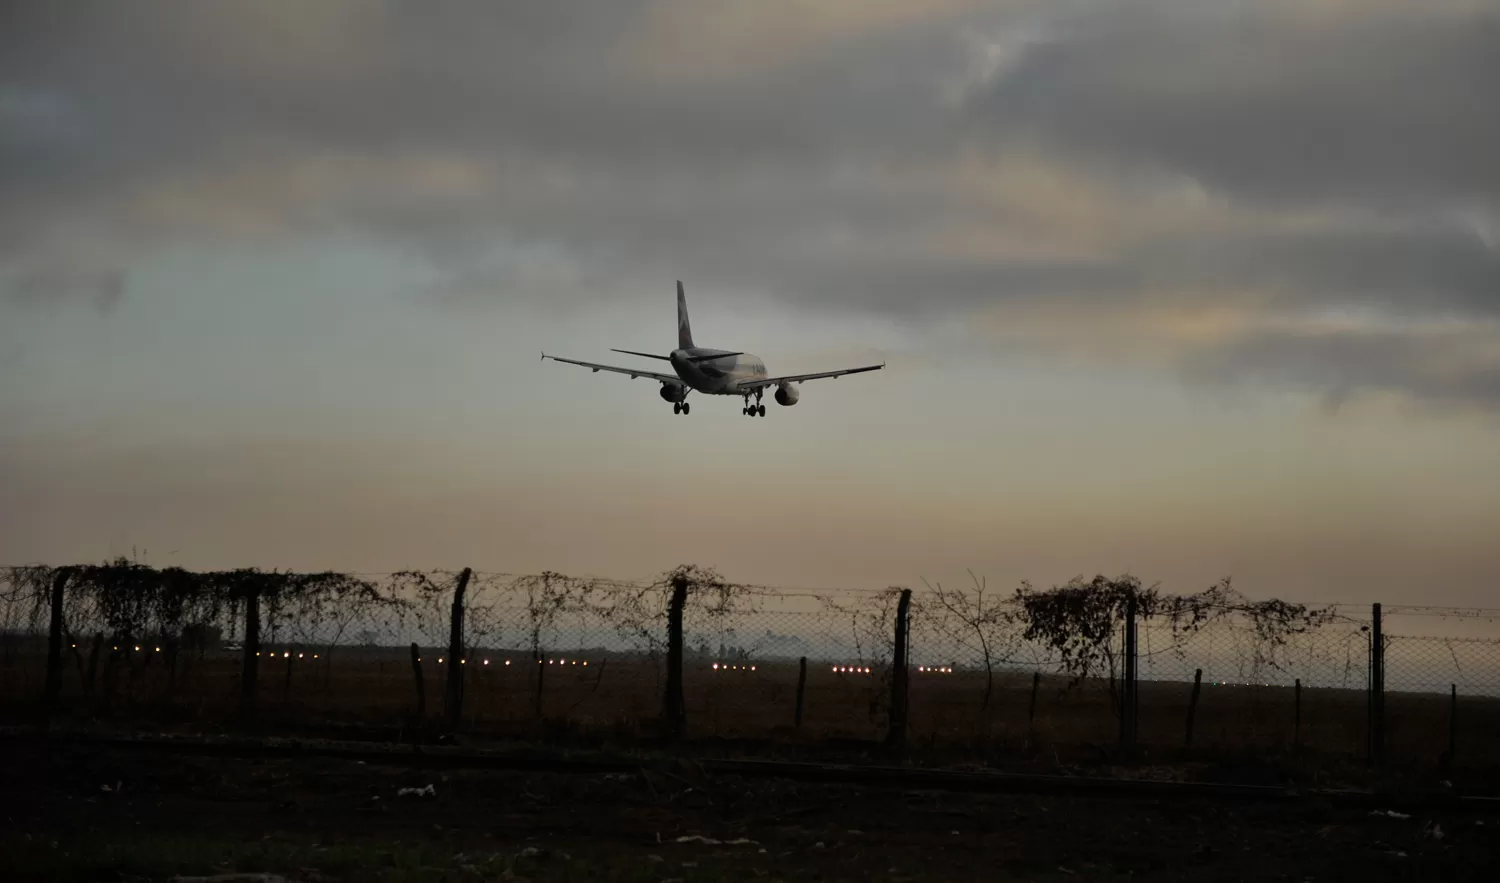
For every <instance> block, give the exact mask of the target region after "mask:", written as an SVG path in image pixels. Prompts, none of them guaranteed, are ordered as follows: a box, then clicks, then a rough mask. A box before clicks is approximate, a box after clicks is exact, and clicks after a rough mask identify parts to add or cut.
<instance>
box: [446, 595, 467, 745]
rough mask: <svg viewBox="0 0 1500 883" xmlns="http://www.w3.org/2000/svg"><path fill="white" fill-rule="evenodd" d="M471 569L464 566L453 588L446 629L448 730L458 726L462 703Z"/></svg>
mask: <svg viewBox="0 0 1500 883" xmlns="http://www.w3.org/2000/svg"><path fill="white" fill-rule="evenodd" d="M472 575H473V571H471V570H470V569H469V568H467V567H465V568H464V569H463V572H462V573H460V574H459V575H458V585H457V586H455V587H454V589H453V616H452V622H451V625H450V628H449V631H448V690H447V692H446V693H445V694H444V696H443V712H444V714H445V715H447V718H448V730H449V731H450V732H451V731H453V730H455V729H457V728H458V722H459V717H460V716H461V715H462V714H463V704H464V668H465V666H464V591H465V590H467V589H468V588H469V577H470V576H472Z"/></svg>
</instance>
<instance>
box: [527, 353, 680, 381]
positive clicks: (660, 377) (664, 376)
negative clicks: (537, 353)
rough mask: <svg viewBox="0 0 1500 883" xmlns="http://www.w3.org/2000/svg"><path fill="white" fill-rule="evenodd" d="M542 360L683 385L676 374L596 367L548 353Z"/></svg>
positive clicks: (637, 369) (592, 364) (605, 366)
mask: <svg viewBox="0 0 1500 883" xmlns="http://www.w3.org/2000/svg"><path fill="white" fill-rule="evenodd" d="M542 358H544V359H551V360H552V361H554V362H567V363H568V364H569V365H582V366H583V367H585V368H590V369H592V370H594V371H611V372H613V373H615V374H629V375H630V378H631V379H632V380H634V379H635V378H637V377H649V378H651V379H652V380H658V381H661V382H662V383H670V384H672V385H673V386H682V385H683V383H682V378H681V377H678V376H677V375H676V374H658V373H656V372H655V371H642V370H641V369H639V368H621V367H619V366H616V365H596V364H594V363H593V362H580V361H578V360H577V359H564V358H561V357H559V356H549V355H547V354H546V353H542Z"/></svg>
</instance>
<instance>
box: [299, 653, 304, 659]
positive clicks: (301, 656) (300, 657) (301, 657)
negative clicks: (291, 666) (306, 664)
mask: <svg viewBox="0 0 1500 883" xmlns="http://www.w3.org/2000/svg"><path fill="white" fill-rule="evenodd" d="M297 658H298V659H305V658H306V656H305V655H303V654H301V653H298V654H297Z"/></svg>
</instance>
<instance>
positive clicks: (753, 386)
mask: <svg viewBox="0 0 1500 883" xmlns="http://www.w3.org/2000/svg"><path fill="white" fill-rule="evenodd" d="M884 367H885V363H884V362H881V363H880V364H879V365H866V366H864V367H863V368H840V369H839V370H837V371H820V372H818V373H816V374H788V375H786V376H785V377H767V378H765V379H763V380H746V381H743V382H741V383H740V385H739V387H738V388H739V389H742V390H745V391H746V392H753V391H755V390H757V389H765V388H766V387H768V386H775V385H776V384H778V383H801V382H802V381H804V380H821V379H822V378H824V377H843V376H844V375H845V374H860V373H862V372H865V371H879V370H880V369H881V368H884Z"/></svg>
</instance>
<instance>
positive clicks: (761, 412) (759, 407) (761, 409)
mask: <svg viewBox="0 0 1500 883" xmlns="http://www.w3.org/2000/svg"><path fill="white" fill-rule="evenodd" d="M755 408H756V413H757V414H758V415H759V416H761V417H764V416H766V406H765V405H756V406H755Z"/></svg>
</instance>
